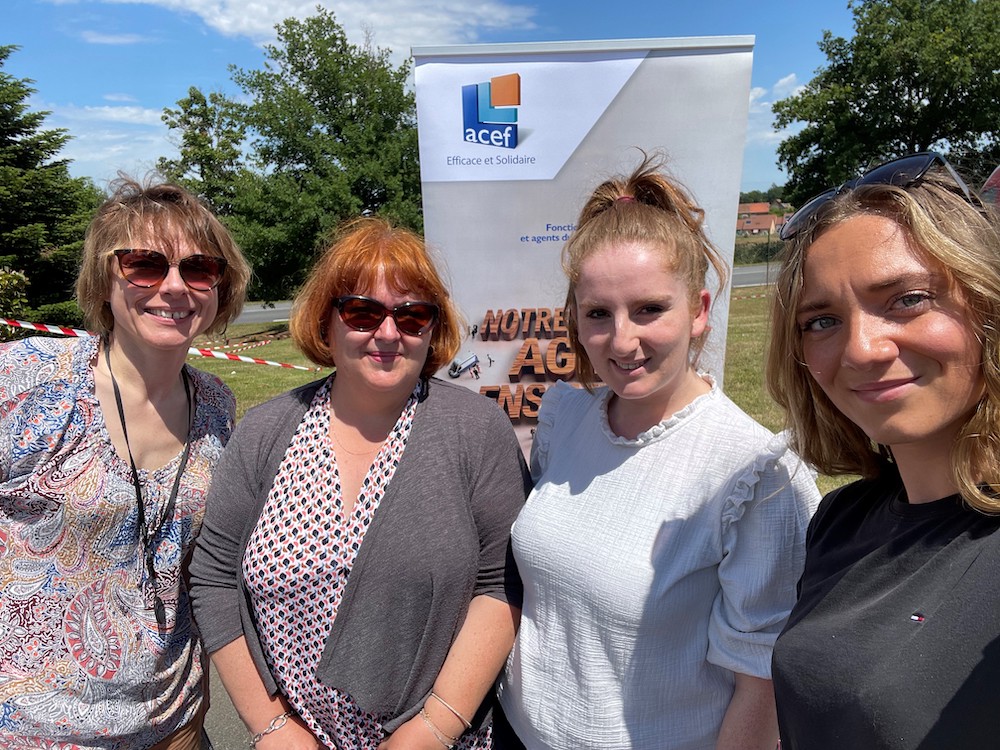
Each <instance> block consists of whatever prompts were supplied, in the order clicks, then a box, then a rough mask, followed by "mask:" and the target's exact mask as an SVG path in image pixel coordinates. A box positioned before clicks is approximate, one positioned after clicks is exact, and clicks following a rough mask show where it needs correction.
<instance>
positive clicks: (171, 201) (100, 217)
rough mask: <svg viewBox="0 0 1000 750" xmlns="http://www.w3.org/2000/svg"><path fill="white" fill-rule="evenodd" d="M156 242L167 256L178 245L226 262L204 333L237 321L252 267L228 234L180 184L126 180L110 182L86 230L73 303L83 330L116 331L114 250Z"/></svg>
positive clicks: (99, 332) (157, 248) (122, 177)
mask: <svg viewBox="0 0 1000 750" xmlns="http://www.w3.org/2000/svg"><path fill="white" fill-rule="evenodd" d="M154 238H155V240H156V242H155V245H156V247H154V248H149V249H154V250H161V251H163V252H164V253H165V254H167V255H170V254H171V251H172V250H173V249H174V246H175V245H176V243H177V241H178V240H179V239H183V240H186V241H190V242H192V243H194V244H195V245H196V246H197V247H198V248H199V249H200V250H201V251H202V252H203V253H205V254H206V255H216V256H221V257H223V258H225V259H226V262H227V266H226V272H225V274H223V277H222V281H221V283H220V284H219V286H218V287H217V291H218V295H219V309H218V311H217V312H216V314H215V320H213V321H212V324H211V325H210V326H209V327H208V329H207V331H206V332H207V333H215V332H218V331H221V330H223V329H225V327H226V326H227V325H228V324H229V323H231V322H232V321H233V320H235V319H236V318H237V317H239V314H240V311H241V310H242V309H243V302H244V299H245V298H246V291H247V285H248V284H249V282H250V266H249V265H248V264H247V261H246V259H245V258H244V257H243V253H242V252H241V251H240V249H239V247H238V246H237V245H236V242H235V241H234V240H233V238H232V236H231V235H230V234H229V231H228V230H227V229H226V228H225V227H224V226H223V225H222V222H220V221H219V220H218V219H217V218H216V217H215V215H214V214H213V213H212V212H211V211H210V210H209V209H208V208H207V207H206V206H205V205H204V204H203V203H202V202H201V201H200V200H198V198H196V197H195V196H194V195H192V194H191V193H189V192H188V191H187V190H185V189H184V188H182V187H180V186H179V185H173V184H170V183H148V184H146V185H145V186H143V185H140V184H139V183H138V182H136V181H135V180H133V179H131V178H129V177H126V176H124V175H121V176H119V178H118V179H117V180H115V181H114V182H112V183H111V197H110V198H108V199H107V200H106V201H105V202H104V203H103V204H102V205H101V207H100V208H98V209H97V214H96V215H95V216H94V219H93V220H92V221H91V222H90V226H89V227H87V234H86V237H85V239H84V243H83V257H82V259H81V263H80V273H79V275H78V276H77V279H76V299H77V304H79V306H80V309H81V310H83V316H84V320H85V321H86V324H87V327H88V328H89V329H90V330H91V331H93V332H95V333H97V334H100V335H101V336H106V335H107V334H109V333H110V332H111V331H112V330H113V329H114V327H115V319H114V317H113V316H112V314H111V307H110V306H109V305H108V302H107V300H108V296H109V295H110V293H111V283H112V282H111V280H112V274H113V264H114V251H115V250H117V249H119V248H126V247H127V248H131V247H135V242H136V241H137V240H139V241H146V242H149V241H151V240H153V239H154Z"/></svg>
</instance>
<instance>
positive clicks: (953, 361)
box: [768, 153, 1000, 750]
mask: <svg viewBox="0 0 1000 750" xmlns="http://www.w3.org/2000/svg"><path fill="white" fill-rule="evenodd" d="M782 239H785V240H788V241H789V245H788V249H787V257H786V258H785V261H784V264H783V267H782V270H781V275H780V278H779V281H778V284H777V289H776V295H775V303H774V315H773V323H772V326H773V328H772V346H771V351H770V353H769V361H768V384H769V388H770V390H771V393H772V395H773V396H774V397H775V399H777V401H778V402H779V403H780V404H781V405H782V406H783V407H785V409H786V410H787V412H788V420H789V425H790V427H791V432H792V445H793V447H794V448H795V449H796V450H797V451H798V452H799V454H800V455H801V456H802V457H803V458H805V459H806V460H807V461H810V462H812V463H813V464H815V465H816V467H817V468H818V469H819V470H820V471H822V472H825V473H827V474H860V475H861V477H862V479H860V480H859V481H856V482H854V483H852V484H849V485H847V486H845V487H842V488H840V489H838V490H836V491H834V492H832V493H830V494H829V495H828V496H827V497H826V498H825V499H824V501H823V503H822V505H821V506H820V509H819V511H818V512H817V514H816V516H815V517H814V518H813V521H812V523H811V525H810V528H809V533H808V537H807V552H806V564H805V570H804V573H803V575H802V579H801V581H800V583H799V600H798V603H797V604H796V606H795V608H794V609H793V610H792V613H791V616H790V618H789V622H788V624H787V626H786V627H785V630H784V632H783V633H782V635H781V636H780V637H779V638H778V641H777V644H776V646H775V649H774V663H773V679H774V687H775V694H776V699H777V707H778V721H779V727H780V732H781V740H782V747H783V748H784V750H802V749H808V750H824V749H825V748H830V750H833V749H834V748H836V750H842V749H843V748H893V749H899V750H903V749H912V750H916V749H917V748H919V749H920V750H932V749H934V748H941V749H944V748H948V749H949V750H951V749H952V748H983V747H995V746H996V743H997V729H998V728H1000V718H998V714H997V707H996V700H995V698H994V697H993V695H994V693H995V689H996V686H997V684H998V682H1000V589H998V587H997V582H998V581H1000V533H997V532H998V530H1000V516H998V515H997V514H998V513H1000V499H998V497H997V493H998V491H1000V476H998V475H1000V470H998V467H1000V334H998V331H997V327H996V326H997V324H996V321H997V320H998V319H1000V229H998V221H997V216H996V214H994V213H992V212H991V210H990V209H987V208H985V207H984V206H982V204H981V203H980V202H979V201H978V200H977V199H976V198H975V197H974V196H973V195H972V194H971V193H970V192H969V189H968V188H967V187H966V186H965V184H964V183H963V182H962V180H961V178H959V177H958V175H957V174H956V173H955V172H954V170H953V169H952V168H951V167H950V166H949V165H948V164H947V162H945V161H944V159H942V158H941V157H940V156H939V155H937V154H934V153H924V154H915V155H912V156H908V157H903V158H901V159H897V160H895V161H892V162H889V163H887V164H884V165H882V166H880V167H878V168H876V169H875V170H873V171H871V172H869V173H867V174H866V175H864V176H862V177H860V178H858V179H856V180H853V181H852V182H850V183H847V184H845V185H844V186H841V187H840V188H837V189H834V190H830V191H827V192H826V193H824V194H822V195H820V196H817V197H816V198H814V199H813V200H812V201H810V202H809V203H807V204H806V205H805V206H803V207H802V208H801V209H800V210H799V211H798V212H797V213H796V214H795V215H794V216H793V217H792V219H791V220H790V221H789V222H788V224H787V225H786V226H785V228H784V229H783V230H782Z"/></svg>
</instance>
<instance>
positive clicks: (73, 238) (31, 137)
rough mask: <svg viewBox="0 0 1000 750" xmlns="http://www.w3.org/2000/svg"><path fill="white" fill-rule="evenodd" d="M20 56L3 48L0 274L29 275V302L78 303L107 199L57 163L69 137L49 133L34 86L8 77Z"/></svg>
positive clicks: (61, 161)
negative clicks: (76, 285) (95, 216)
mask: <svg viewBox="0 0 1000 750" xmlns="http://www.w3.org/2000/svg"><path fill="white" fill-rule="evenodd" d="M17 49H18V47H16V46H14V45H6V46H0V206H2V210H0V266H10V267H11V268H13V269H15V270H20V271H23V272H24V273H26V274H27V276H28V278H29V279H30V280H31V283H30V285H29V286H28V295H27V300H28V302H29V303H30V304H31V305H32V306H38V305H41V304H45V303H53V302H62V301H65V300H68V299H70V298H72V296H73V282H74V279H75V277H76V268H77V264H78V261H79V257H80V252H81V250H82V247H83V233H84V229H85V228H86V225H87V222H88V221H89V219H90V216H91V214H92V213H93V210H94V209H95V208H96V207H97V205H99V203H100V201H101V199H102V195H101V193H100V191H99V190H97V188H95V187H94V185H93V184H92V183H91V182H90V181H89V180H86V179H74V178H72V177H70V175H69V171H68V161H67V160H65V159H59V158H57V157H58V154H59V152H60V151H61V150H62V148H63V146H65V145H66V142H67V141H68V140H69V135H68V134H67V133H66V131H65V130H62V129H58V128H56V129H49V130H46V129H43V124H44V120H45V118H46V117H47V116H48V114H49V113H48V112H32V111H29V109H28V104H27V102H28V98H29V97H30V96H31V94H32V93H34V89H33V88H31V84H32V83H33V81H31V80H30V79H26V78H25V79H19V78H15V77H14V76H12V75H10V74H9V73H6V72H4V71H3V70H2V67H3V64H4V63H5V62H6V60H7V59H8V58H9V57H10V55H11V54H12V53H13V52H15V51H16V50H17ZM51 322H59V321H51Z"/></svg>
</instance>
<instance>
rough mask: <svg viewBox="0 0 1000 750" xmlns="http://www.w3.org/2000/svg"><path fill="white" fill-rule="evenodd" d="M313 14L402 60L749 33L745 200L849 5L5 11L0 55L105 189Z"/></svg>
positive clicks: (778, 1) (42, 4) (304, 3)
mask: <svg viewBox="0 0 1000 750" xmlns="http://www.w3.org/2000/svg"><path fill="white" fill-rule="evenodd" d="M317 5H323V6H325V7H327V8H329V9H330V10H333V11H334V13H335V14H336V17H337V20H338V21H339V22H340V23H341V24H342V25H343V26H344V28H345V29H346V31H347V34H348V37H349V38H350V39H351V41H353V42H355V43H361V42H362V41H363V39H364V34H365V30H366V29H367V30H370V31H371V32H372V33H373V34H374V39H375V43H376V44H378V45H379V46H381V47H387V48H389V49H391V50H392V51H393V55H394V59H395V60H396V61H398V62H401V61H402V60H403V59H405V58H406V57H407V56H408V55H409V50H410V48H411V47H413V46H425V45H444V44H472V43H494V42H537V41H563V40H577V39H580V40H584V39H586V40H592V39H627V38H653V37H655V38H659V37H678V36H719V35H744V34H750V35H754V36H755V37H756V45H755V48H754V64H753V78H752V86H751V89H752V90H751V93H750V102H751V103H750V123H749V127H748V131H747V142H746V151H745V158H744V165H743V179H742V188H743V190H753V189H760V190H766V189H767V188H768V187H770V186H771V184H773V183H777V184H783V183H784V181H785V177H784V175H783V174H782V172H781V171H780V170H779V169H778V167H777V165H776V163H775V147H776V145H777V143H778V142H779V141H780V139H781V135H780V134H778V133H775V132H774V129H773V127H772V121H773V117H772V115H771V107H770V105H771V103H772V102H774V101H775V100H776V99H780V98H782V97H784V96H787V95H788V94H789V93H791V92H793V91H794V90H795V89H796V87H797V86H801V85H802V84H804V83H806V82H808V81H809V80H810V79H811V78H812V77H813V74H814V73H815V71H816V69H817V68H819V67H820V66H822V65H824V64H825V62H826V60H825V57H824V56H823V55H822V54H821V53H820V51H819V49H818V47H817V42H818V41H819V40H820V38H821V37H822V33H823V31H824V30H829V31H831V32H833V33H834V34H835V35H838V36H844V37H850V36H851V34H852V28H853V27H852V17H851V13H850V11H849V9H848V8H847V0H750V1H749V2H736V1H735V0H701V1H700V2H691V0H655V1H652V2H642V1H641V0H633V1H632V2H608V0H537V1H536V2H520V1H517V0H511V1H509V2H508V1H507V0H472V1H471V2H470V0H419V2H418V1H417V0H338V1H337V2H333V1H332V0H4V8H3V13H2V17H3V23H2V24H0V44H3V45H6V44H16V45H18V46H20V47H21V49H20V50H19V51H17V52H15V53H14V54H13V55H12V56H11V57H10V58H8V60H7V63H6V65H5V66H4V71H5V72H6V73H8V74H10V75H13V76H15V77H17V78H30V79H33V80H34V84H33V87H34V88H35V89H36V90H37V93H36V94H35V95H34V96H33V97H32V99H31V101H30V107H31V108H32V109H33V110H46V111H49V112H51V115H50V116H49V117H48V119H47V120H46V127H61V128H66V129H67V130H68V131H69V132H70V134H71V135H72V136H73V140H72V141H70V143H69V145H68V146H67V147H66V149H65V150H64V151H63V152H62V155H63V156H65V157H67V158H70V159H72V160H73V163H72V164H71V166H70V171H71V173H72V174H73V175H75V176H87V177H91V178H92V179H94V181H95V182H96V183H97V184H98V185H99V186H101V187H104V185H105V184H106V183H107V181H108V180H109V179H111V178H113V177H114V176H115V173H116V171H117V170H119V169H121V170H124V171H125V172H128V173H130V174H133V175H138V176H142V175H144V174H145V172H146V171H148V170H150V169H151V168H152V167H153V165H154V164H155V162H156V159H157V157H159V156H173V155H175V154H176V148H175V146H174V144H173V143H172V142H171V136H170V134H169V132H168V130H167V128H166V126H164V125H163V123H162V121H161V120H160V115H161V114H162V112H163V108H164V107H173V106H174V105H175V104H176V102H177V100H178V99H181V98H182V97H184V96H186V94H187V90H188V88H189V87H190V86H198V87H199V88H201V89H202V90H203V91H205V92H209V91H221V92H224V93H227V94H230V95H236V94H237V89H236V87H235V86H234V85H233V83H232V80H231V78H230V74H229V66H230V65H235V66H237V67H240V68H245V69H256V68H260V67H261V66H262V64H263V60H264V55H263V51H262V45H263V44H266V43H267V42H270V41H273V39H274V25H275V24H276V23H278V22H280V21H281V20H282V19H284V18H289V17H298V18H305V17H307V16H308V15H311V14H312V13H314V12H315V8H316V6H317Z"/></svg>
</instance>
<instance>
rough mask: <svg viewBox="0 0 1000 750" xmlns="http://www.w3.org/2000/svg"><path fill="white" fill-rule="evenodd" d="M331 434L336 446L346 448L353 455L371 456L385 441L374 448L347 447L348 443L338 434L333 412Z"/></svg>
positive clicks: (346, 451)
mask: <svg viewBox="0 0 1000 750" xmlns="http://www.w3.org/2000/svg"><path fill="white" fill-rule="evenodd" d="M330 434H331V435H332V436H333V441H334V443H335V444H336V446H338V447H340V448H341V449H343V450H344V452H345V453H349V454H350V455H352V456H370V455H371V454H372V453H375V452H376V451H378V449H379V448H381V447H382V443H384V442H385V441H384V440H382V441H381V442H379V443H378V444H376V445H375V447H374V448H372V447H369V448H367V449H366V450H363V451H352V450H351V449H350V448H348V447H347V445H346V444H345V443H344V441H343V440H342V439H341V437H340V436H339V435H338V434H337V430H336V429H335V428H334V426H333V415H332V414H331V415H330ZM387 437H388V436H387Z"/></svg>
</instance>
